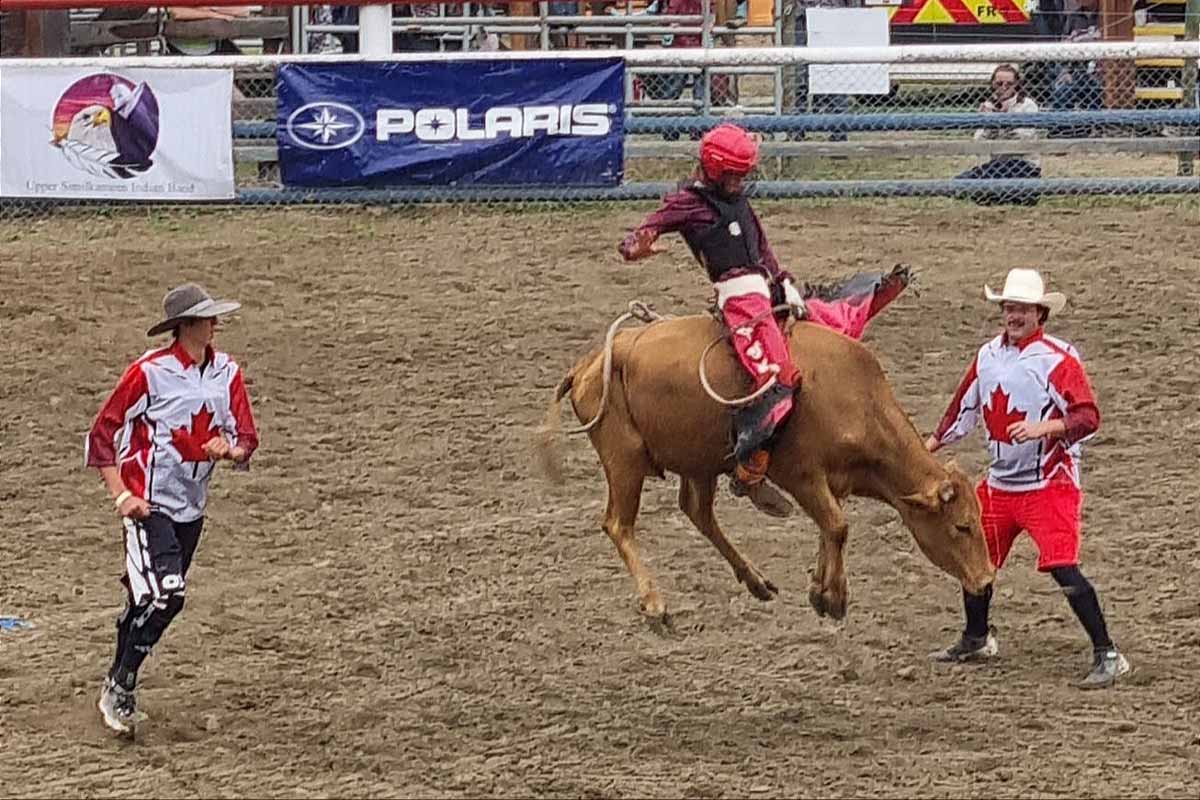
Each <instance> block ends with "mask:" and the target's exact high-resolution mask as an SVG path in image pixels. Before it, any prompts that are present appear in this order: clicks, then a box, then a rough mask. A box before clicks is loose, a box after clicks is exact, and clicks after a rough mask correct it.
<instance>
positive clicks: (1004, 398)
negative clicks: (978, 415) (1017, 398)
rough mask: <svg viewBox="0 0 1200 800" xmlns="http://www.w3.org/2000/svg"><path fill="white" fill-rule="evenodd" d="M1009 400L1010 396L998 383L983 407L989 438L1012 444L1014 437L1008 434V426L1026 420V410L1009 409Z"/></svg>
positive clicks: (984, 421)
mask: <svg viewBox="0 0 1200 800" xmlns="http://www.w3.org/2000/svg"><path fill="white" fill-rule="evenodd" d="M1008 400H1009V396H1008V395H1007V394H1005V393H1004V390H1003V389H1001V388H1000V386H999V385H997V386H996V388H995V389H993V390H992V396H991V397H990V398H989V402H988V404H987V405H985V406H984V407H983V423H984V424H985V425H987V429H988V438H989V439H991V440H992V441H993V442H1004V444H1012V443H1013V440H1012V437H1011V436H1009V435H1008V426H1009V425H1012V424H1013V423H1014V422H1024V421H1025V412H1024V411H1021V410H1020V409H1019V408H1013V409H1012V410H1009V407H1008Z"/></svg>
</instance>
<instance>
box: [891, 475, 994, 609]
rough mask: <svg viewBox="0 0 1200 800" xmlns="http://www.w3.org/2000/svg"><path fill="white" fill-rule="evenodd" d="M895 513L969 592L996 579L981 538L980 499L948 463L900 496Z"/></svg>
mask: <svg viewBox="0 0 1200 800" xmlns="http://www.w3.org/2000/svg"><path fill="white" fill-rule="evenodd" d="M900 506H901V507H900V514H901V516H902V517H903V518H904V521H905V523H906V524H907V525H908V527H909V529H910V530H911V531H912V532H913V536H914V537H915V538H916V540H917V546H918V547H920V548H921V552H923V553H924V554H925V557H926V558H928V559H929V560H930V561H932V562H933V563H934V564H935V565H936V566H938V567H940V568H941V569H943V570H945V571H946V572H947V573H949V574H950V575H953V576H954V577H955V578H957V579H958V580H959V581H960V582H961V583H962V585H963V588H964V589H966V590H967V591H968V592H971V593H972V594H978V593H979V592H982V591H983V590H984V589H985V588H987V585H988V584H990V583H991V582H992V580H993V579H994V578H995V575H996V571H995V569H993V567H992V562H991V559H990V558H989V557H988V550H987V543H986V542H985V541H984V538H983V523H982V521H981V519H980V510H979V499H978V498H977V497H976V496H975V489H974V487H973V486H972V485H971V481H970V479H969V478H968V477H967V476H966V474H965V473H964V472H963V471H962V470H960V469H959V468H958V467H957V466H956V465H955V464H954V463H953V462H950V463H949V464H947V465H946V474H945V476H944V477H941V478H934V479H931V480H930V482H929V484H928V485H927V486H924V487H922V489H921V490H920V491H918V492H915V493H914V494H910V495H906V496H905V497H902V498H901V504H900Z"/></svg>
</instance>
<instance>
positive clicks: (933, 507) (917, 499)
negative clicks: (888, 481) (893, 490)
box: [900, 487, 942, 514]
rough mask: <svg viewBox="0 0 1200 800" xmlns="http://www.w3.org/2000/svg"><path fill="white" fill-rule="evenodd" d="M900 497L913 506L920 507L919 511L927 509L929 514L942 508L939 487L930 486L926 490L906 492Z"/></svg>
mask: <svg viewBox="0 0 1200 800" xmlns="http://www.w3.org/2000/svg"><path fill="white" fill-rule="evenodd" d="M900 499H901V500H903V501H904V502H905V503H908V504H909V505H910V506H913V507H914V508H917V509H920V510H921V511H928V512H929V513H931V514H936V513H937V512H938V511H940V510H941V508H942V498H941V497H940V496H939V487H932V488H930V489H929V490H928V491H924V492H914V493H913V494H906V495H904V496H903V497H901V498H900Z"/></svg>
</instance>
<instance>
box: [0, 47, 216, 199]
mask: <svg viewBox="0 0 1200 800" xmlns="http://www.w3.org/2000/svg"><path fill="white" fill-rule="evenodd" d="M232 99H233V73H232V71H231V70H227V69H185V70H170V71H168V70H162V69H130V70H121V71H120V72H111V71H103V70H99V69H97V68H96V67H94V66H93V67H51V68H44V69H43V68H38V67H34V68H29V67H18V68H11V67H4V66H3V64H2V63H0V195H3V196H5V197H45V198H47V199H52V198H96V199H120V198H124V199H128V200H225V199H230V198H232V197H233V192H234V184H233V130H232V125H233V123H232V121H231V117H232V114H231V113H230V106H231V103H232Z"/></svg>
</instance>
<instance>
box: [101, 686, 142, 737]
mask: <svg viewBox="0 0 1200 800" xmlns="http://www.w3.org/2000/svg"><path fill="white" fill-rule="evenodd" d="M96 705H97V707H98V708H99V709H100V715H101V716H103V717H104V724H105V725H107V726H108V727H110V728H112V729H113V730H114V731H117V732H118V733H132V732H133V728H134V724H135V723H136V722H137V697H136V696H135V695H134V693H133V692H131V691H128V690H126V689H123V688H121V687H120V686H118V685H117V684H116V683H115V682H114V681H113V679H112V678H105V679H104V688H103V689H101V690H100V702H99V703H97V704H96Z"/></svg>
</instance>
